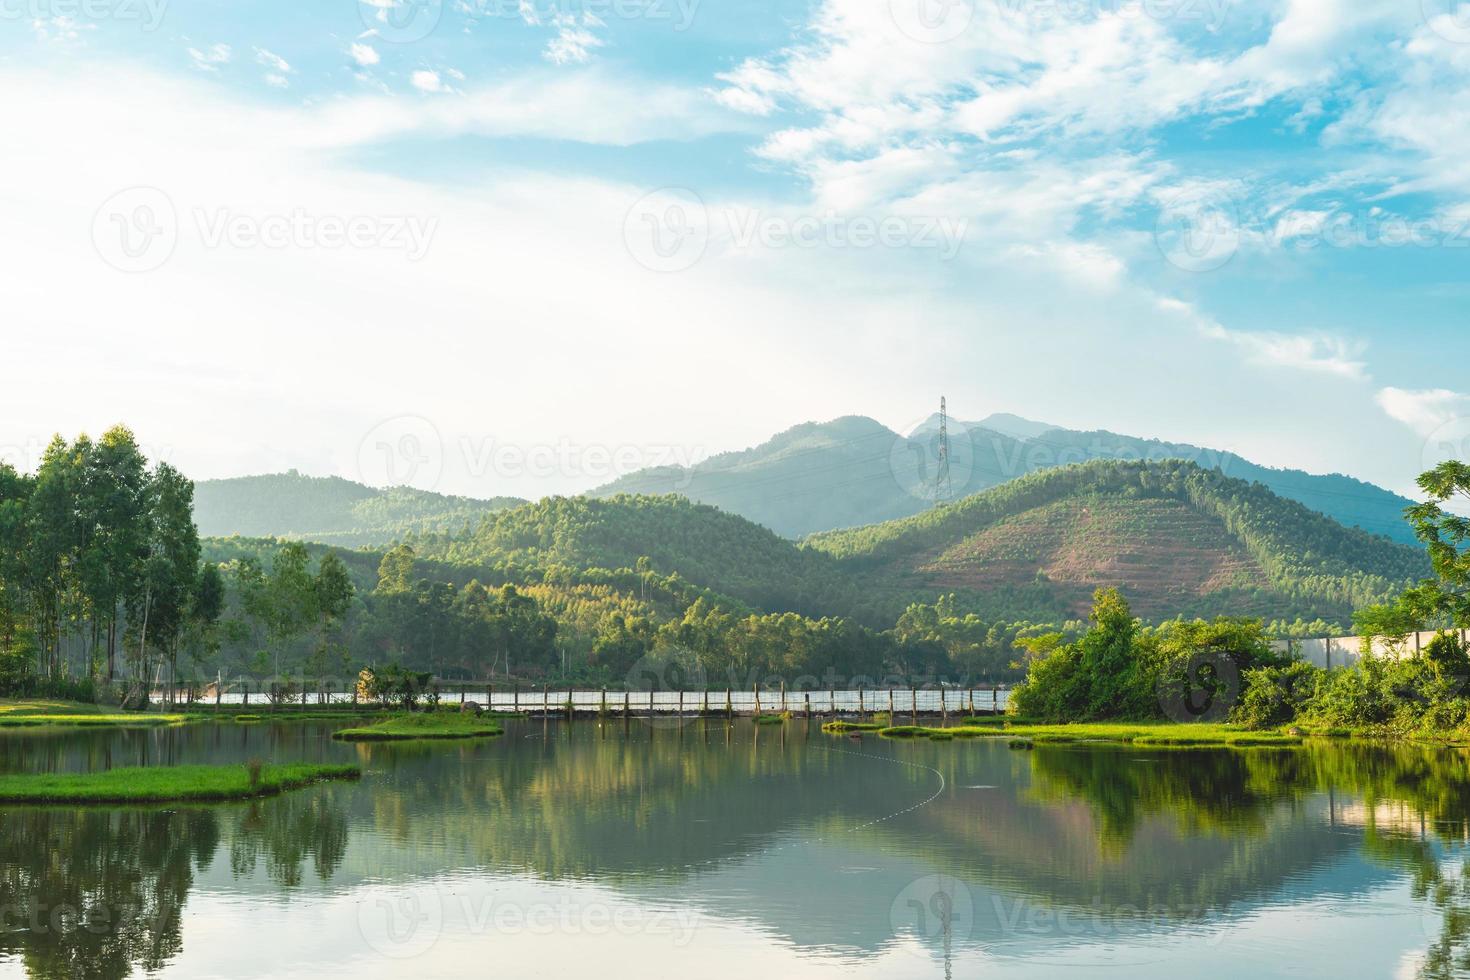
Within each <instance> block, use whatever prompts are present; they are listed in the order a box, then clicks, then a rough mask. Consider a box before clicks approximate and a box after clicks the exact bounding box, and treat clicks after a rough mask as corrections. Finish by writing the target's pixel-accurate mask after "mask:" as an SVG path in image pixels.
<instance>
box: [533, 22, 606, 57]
mask: <svg viewBox="0 0 1470 980" xmlns="http://www.w3.org/2000/svg"><path fill="white" fill-rule="evenodd" d="M552 26H553V27H555V28H556V37H554V38H552V39H551V40H550V41H548V42H547V43H546V51H545V52H544V54H545V57H546V60H547V61H550V62H551V63H552V64H556V65H568V64H577V65H580V64H585V63H587V62H588V61H589V60H591V58H592V52H593V50H595V49H596V48H600V47H602V46H603V44H604V43H606V42H604V41H603V40H602V38H600V37H598V36H597V35H596V34H593V33H592V28H594V27H602V26H605V25H604V24H603V22H602V21H601V20H599V19H598V18H597V16H596V15H594V14H590V13H587V14H583V15H582V16H581V18H580V19H579V18H578V17H577V16H576V15H575V14H557V15H556V16H555V17H554V18H553V20H552Z"/></svg>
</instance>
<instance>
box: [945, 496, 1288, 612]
mask: <svg viewBox="0 0 1470 980" xmlns="http://www.w3.org/2000/svg"><path fill="white" fill-rule="evenodd" d="M917 569H918V571H919V572H920V573H921V574H923V575H924V576H925V577H926V578H927V581H928V582H929V583H930V584H932V585H934V586H938V587H939V588H941V589H954V590H958V591H966V592H970V591H974V592H987V591H990V590H993V589H996V588H1006V587H1008V586H1010V585H1012V584H1015V583H1025V582H1028V581H1044V582H1048V583H1050V584H1051V586H1052V591H1053V593H1054V594H1055V595H1056V596H1057V597H1058V599H1059V600H1061V602H1062V603H1063V605H1064V606H1065V608H1066V609H1067V610H1068V612H1069V613H1070V614H1071V615H1074V616H1077V617H1082V616H1085V615H1086V613H1087V610H1088V608H1089V607H1090V605H1091V599H1092V593H1093V592H1094V591H1095V590H1096V589H1098V588H1099V587H1102V586H1116V587H1118V588H1121V589H1123V590H1124V592H1125V593H1126V594H1128V595H1130V596H1137V597H1138V600H1139V601H1138V603H1137V604H1136V605H1137V608H1138V611H1139V612H1140V614H1142V615H1144V616H1148V617H1155V616H1168V615H1172V614H1173V612H1174V611H1175V610H1177V609H1181V608H1188V607H1190V606H1194V605H1198V602H1199V600H1200V599H1202V598H1204V597H1207V596H1211V595H1228V594H1229V593H1231V592H1232V591H1247V592H1249V591H1254V590H1258V589H1269V588H1270V584H1271V583H1270V576H1269V575H1267V573H1266V570H1265V569H1263V568H1262V567H1261V565H1260V563H1259V562H1257V561H1256V560H1255V558H1253V557H1252V556H1251V554H1250V553H1249V552H1248V551H1247V550H1246V549H1245V547H1244V546H1243V545H1242V544H1241V543H1240V542H1239V541H1238V540H1236V539H1235V538H1234V537H1232V536H1231V534H1230V532H1229V531H1228V530H1227V529H1226V528H1225V525H1224V523H1223V522H1222V521H1220V520H1218V519H1215V518H1211V517H1208V516H1206V515H1204V514H1201V513H1199V512H1198V511H1195V510H1193V509H1191V508H1190V507H1188V506H1187V505H1185V504H1182V503H1180V502H1178V501H1174V500H1149V499H1143V500H1138V499H1122V500H1110V499H1107V498H1104V497H1095V498H1091V499H1085V500H1061V501H1057V502H1055V503H1051V504H1047V505H1045V506H1043V507H1038V508H1036V509H1034V510H1030V511H1027V512H1025V513H1023V514H1017V515H1013V516H1010V517H1005V518H1002V519H1001V520H999V521H997V522H996V523H995V524H993V525H991V526H990V527H987V528H985V529H984V530H982V531H979V532H977V533H975V534H972V535H969V536H967V537H965V538H963V539H961V540H960V541H958V542H956V543H955V544H952V545H949V546H948V547H943V548H940V549H937V550H935V551H931V552H930V553H929V554H926V555H923V556H920V559H919V562H918V564H917Z"/></svg>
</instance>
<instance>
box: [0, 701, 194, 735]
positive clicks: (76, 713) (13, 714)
mask: <svg viewBox="0 0 1470 980" xmlns="http://www.w3.org/2000/svg"><path fill="white" fill-rule="evenodd" d="M186 721H188V718H187V717H186V716H184V715H179V714H145V713H142V712H127V713H123V712H105V711H103V710H102V709H101V708H99V707H98V706H97V705H95V704H79V703H77V702H74V701H45V700H25V701H0V728H58V727H60V728H133V727H137V728H152V727H157V726H159V725H181V724H183V723H184V722H186Z"/></svg>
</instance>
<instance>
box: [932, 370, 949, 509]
mask: <svg viewBox="0 0 1470 980" xmlns="http://www.w3.org/2000/svg"><path fill="white" fill-rule="evenodd" d="M937 462H938V466H936V467H935V470H934V506H936V507H938V506H939V505H940V504H942V503H945V502H946V501H948V500H949V499H950V498H951V497H953V496H954V487H953V486H951V485H950V482H949V408H948V406H947V405H946V404H945V401H944V396H943V395H941V396H940V397H939V445H938V459H937Z"/></svg>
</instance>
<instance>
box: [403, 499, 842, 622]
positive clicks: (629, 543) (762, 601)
mask: <svg viewBox="0 0 1470 980" xmlns="http://www.w3.org/2000/svg"><path fill="white" fill-rule="evenodd" d="M411 543H412V545H413V547H414V548H415V550H416V551H417V552H418V554H419V555H420V556H421V557H425V558H432V559H435V560H438V561H443V562H448V563H451V564H458V565H470V566H478V567H481V568H484V569H487V570H492V571H495V572H497V573H499V574H502V575H510V576H512V577H517V576H522V577H523V576H524V575H525V573H527V572H536V573H542V574H544V573H546V572H548V571H554V572H556V573H560V574H571V573H573V572H577V571H581V570H585V569H608V570H619V569H630V570H635V571H636V570H639V569H647V570H648V571H650V572H652V573H657V574H659V575H670V574H677V575H678V576H679V577H681V578H682V579H683V580H685V581H686V582H689V583H691V584H693V585H694V586H696V587H698V588H701V589H710V590H713V591H715V592H717V593H720V594H722V595H725V596H729V597H732V598H734V599H737V600H739V601H741V602H742V603H746V604H749V605H750V606H752V607H755V608H758V609H764V610H769V611H795V612H803V613H809V614H813V615H821V614H824V613H829V612H839V611H844V607H846V606H847V605H848V604H849V602H850V601H851V595H850V594H849V593H850V589H851V583H849V582H848V581H847V580H846V579H845V578H844V577H843V575H842V573H841V572H840V571H839V570H838V568H837V563H836V562H834V561H833V560H832V559H831V558H830V557H828V556H827V555H824V554H821V553H819V552H814V551H809V550H806V549H803V548H799V547H797V546H796V545H795V544H793V543H792V542H791V541H788V540H786V539H785V538H782V537H780V536H778V535H776V534H775V533H774V532H772V531H770V530H768V529H767V528H764V527H761V526H760V525H758V524H755V523H753V522H751V521H749V520H746V519H745V518H743V517H738V516H736V515H734V514H728V513H726V512H724V511H722V510H719V509H717V508H715V507H711V506H709V505H707V504H696V503H693V502H691V501H690V500H688V499H686V498H684V497H678V496H673V495H668V496H662V497H650V496H627V495H623V496H616V497H610V498H607V499H603V500H596V499H590V498H587V497H548V498H547V499H545V500H542V501H539V502H537V503H534V504H526V505H525V506H522V507H517V508H514V509H512V510H506V511H501V512H499V513H496V514H491V515H489V516H487V517H485V518H484V519H483V520H482V521H481V523H480V525H479V526H478V527H477V528H476V529H475V530H474V531H473V532H471V533H468V534H447V533H446V534H430V535H419V536H416V537H415V538H413V539H412V541H411ZM640 559H644V561H643V562H642V563H640Z"/></svg>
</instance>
